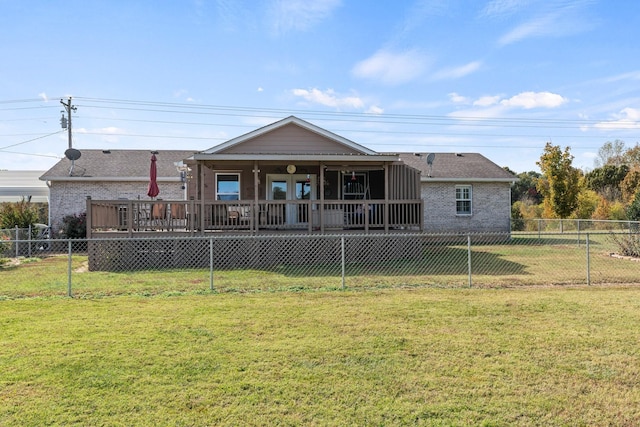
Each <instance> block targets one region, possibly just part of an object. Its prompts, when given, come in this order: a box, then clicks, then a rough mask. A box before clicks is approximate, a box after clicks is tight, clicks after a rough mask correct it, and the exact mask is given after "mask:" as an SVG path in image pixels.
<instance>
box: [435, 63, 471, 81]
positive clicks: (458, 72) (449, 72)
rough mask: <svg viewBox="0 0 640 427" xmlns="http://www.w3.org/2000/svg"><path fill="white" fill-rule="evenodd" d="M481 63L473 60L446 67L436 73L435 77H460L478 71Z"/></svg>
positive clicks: (440, 78) (442, 78)
mask: <svg viewBox="0 0 640 427" xmlns="http://www.w3.org/2000/svg"><path fill="white" fill-rule="evenodd" d="M481 65H482V63H481V62H480V61H473V62H469V63H468V64H465V65H461V66H459V67H454V68H446V69H443V70H440V71H438V72H437V73H435V74H434V78H435V79H437V80H444V79H459V78H461V77H464V76H466V75H468V74H471V73H473V72H475V71H477V70H478V69H479V68H480V66H481Z"/></svg>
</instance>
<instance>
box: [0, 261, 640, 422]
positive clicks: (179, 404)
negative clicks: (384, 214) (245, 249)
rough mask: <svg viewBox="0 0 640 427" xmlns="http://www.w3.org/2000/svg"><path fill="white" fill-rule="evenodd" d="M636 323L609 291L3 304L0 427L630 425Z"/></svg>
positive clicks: (427, 291) (637, 405)
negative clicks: (74, 426)
mask: <svg viewBox="0 0 640 427" xmlns="http://www.w3.org/2000/svg"><path fill="white" fill-rule="evenodd" d="M25 267H26V266H25ZM638 313H640V288H638V287H623V286H617V287H590V288H587V287H565V288H527V289H524V288H522V289H434V288H419V289H382V290H369V291H366V292H363V291H325V292H278V293H275V292H262V293H223V294H219V293H208V294H203V295H186V294H182V295H174V296H172V295H167V294H158V295H155V296H151V297H149V296H147V297H145V296H141V295H130V296H118V297H109V298H97V299H96V298H92V299H88V298H87V299H79V298H76V299H69V298H22V299H13V300H5V301H0V330H1V331H2V334H0V372H1V374H0V425H3V426H41V425H114V426H118V425H122V426H125V425H126V426H132V425H140V426H147V425H176V426H191V425H234V426H235V425H311V426H313V425H318V426H319V425H385V426H393V425H425V426H451V425H453V426H514V425H515V426H537V425H557V426H562V425H567V426H569V425H570V426H581V425H582V426H592V425H622V426H624V425H629V426H631V425H638V424H639V423H640V388H638V387H637V384H638V381H639V380H640V351H639V350H638V346H637V331H638V330H639V329H640V315H639V314H638Z"/></svg>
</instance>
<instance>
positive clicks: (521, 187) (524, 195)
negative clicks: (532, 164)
mask: <svg viewBox="0 0 640 427" xmlns="http://www.w3.org/2000/svg"><path fill="white" fill-rule="evenodd" d="M517 176H518V180H517V181H516V182H514V183H513V185H511V203H515V202H518V201H524V200H529V201H531V202H533V203H535V204H539V203H540V202H542V196H541V195H540V193H539V191H538V188H537V185H538V179H540V174H539V173H538V172H535V171H529V172H522V173H519V174H518V175H517Z"/></svg>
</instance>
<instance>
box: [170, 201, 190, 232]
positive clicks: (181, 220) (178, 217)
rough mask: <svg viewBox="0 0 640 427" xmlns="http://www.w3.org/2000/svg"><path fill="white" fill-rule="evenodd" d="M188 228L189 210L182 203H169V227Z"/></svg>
mask: <svg viewBox="0 0 640 427" xmlns="http://www.w3.org/2000/svg"><path fill="white" fill-rule="evenodd" d="M176 226H178V227H179V228H187V210H186V208H185V205H184V204H182V203H171V204H170V205H169V228H170V229H171V230H173V229H175V228H176Z"/></svg>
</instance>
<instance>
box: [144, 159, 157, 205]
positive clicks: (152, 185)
mask: <svg viewBox="0 0 640 427" xmlns="http://www.w3.org/2000/svg"><path fill="white" fill-rule="evenodd" d="M156 160H157V159H156V155H155V154H152V155H151V167H150V168H149V187H148V188H147V196H149V197H151V198H152V199H153V198H154V197H157V196H158V194H160V189H159V188H158V183H157V182H156V179H157V178H158V170H157V168H156Z"/></svg>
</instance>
